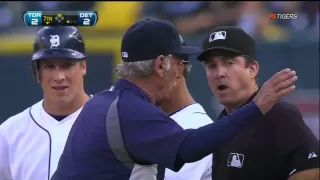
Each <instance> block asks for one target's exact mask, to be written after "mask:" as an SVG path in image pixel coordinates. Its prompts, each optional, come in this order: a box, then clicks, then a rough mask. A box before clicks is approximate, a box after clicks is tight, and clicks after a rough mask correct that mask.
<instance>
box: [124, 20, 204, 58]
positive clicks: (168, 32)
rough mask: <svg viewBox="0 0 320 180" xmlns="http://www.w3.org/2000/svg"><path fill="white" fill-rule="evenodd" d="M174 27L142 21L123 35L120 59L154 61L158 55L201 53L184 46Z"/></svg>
mask: <svg viewBox="0 0 320 180" xmlns="http://www.w3.org/2000/svg"><path fill="white" fill-rule="evenodd" d="M180 38H181V36H180V35H179V32H178V30H177V29H176V27H175V26H174V25H173V24H172V23H171V22H169V21H165V20H150V19H147V20H142V21H138V22H136V23H135V24H133V25H132V26H131V27H130V28H129V29H128V30H127V32H126V33H125V34H124V36H123V38H122V43H121V57H122V61H124V62H135V61H144V60H150V59H155V58H156V57H158V56H160V55H164V56H166V55H169V54H172V55H191V54H197V53H200V52H201V49H200V48H198V47H192V46H184V45H182V44H181V39H180Z"/></svg>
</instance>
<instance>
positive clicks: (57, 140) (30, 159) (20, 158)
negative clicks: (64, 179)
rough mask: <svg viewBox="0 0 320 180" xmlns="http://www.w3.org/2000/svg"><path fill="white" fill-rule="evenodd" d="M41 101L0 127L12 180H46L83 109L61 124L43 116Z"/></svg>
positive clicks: (54, 168) (53, 169)
mask: <svg viewBox="0 0 320 180" xmlns="http://www.w3.org/2000/svg"><path fill="white" fill-rule="evenodd" d="M42 103H43V100H41V101H39V102H38V103H36V104H34V105H33V106H31V107H30V108H28V109H26V110H24V111H23V112H21V113H19V114H17V115H15V116H12V117H10V118H9V119H8V120H7V121H6V122H4V123H3V124H2V125H1V126H3V127H2V128H3V130H4V132H3V135H4V136H5V138H6V140H7V142H8V149H9V152H8V156H9V162H8V163H9V167H10V171H11V178H12V179H13V180H35V179H41V180H47V179H48V180H49V179H50V177H51V176H52V175H53V173H54V171H55V170H56V167H57V164H58V161H59V158H60V155H61V153H62V151H63V148H64V145H65V142H66V139H67V137H68V134H69V131H70V129H71V127H72V125H73V123H74V121H75V119H76V118H77V116H78V115H79V113H80V111H81V109H82V108H80V109H79V110H77V111H76V112H74V113H73V114H71V115H69V116H68V117H66V118H65V119H64V120H62V121H61V122H58V121H56V120H55V119H53V118H52V117H51V116H50V115H49V114H47V113H46V112H45V110H44V109H43V106H42Z"/></svg>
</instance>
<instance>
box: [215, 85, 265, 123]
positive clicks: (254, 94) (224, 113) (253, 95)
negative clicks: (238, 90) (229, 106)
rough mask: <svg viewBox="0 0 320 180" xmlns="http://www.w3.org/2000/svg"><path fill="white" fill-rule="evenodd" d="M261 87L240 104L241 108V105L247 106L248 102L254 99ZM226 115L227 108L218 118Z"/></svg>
mask: <svg viewBox="0 0 320 180" xmlns="http://www.w3.org/2000/svg"><path fill="white" fill-rule="evenodd" d="M259 89H260V88H259ZM259 89H258V90H257V91H256V92H255V93H253V94H252V95H251V96H250V98H249V99H248V100H247V101H246V102H245V103H244V104H243V105H242V106H240V107H239V108H241V107H243V106H245V105H246V104H248V103H249V102H251V101H252V100H253V98H254V97H255V96H256V95H257V93H258V91H259ZM226 115H228V113H227V111H226V109H223V110H222V112H221V113H220V115H219V117H218V120H219V119H221V118H223V117H224V116H226Z"/></svg>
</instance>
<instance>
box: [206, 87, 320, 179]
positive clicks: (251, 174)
mask: <svg viewBox="0 0 320 180" xmlns="http://www.w3.org/2000/svg"><path fill="white" fill-rule="evenodd" d="M255 95H256V93H255V94H254V95H253V96H252V97H251V98H250V99H249V100H248V102H249V101H251V100H252V99H253V97H254V96H255ZM226 115H227V113H226V111H225V110H223V111H222V112H221V114H220V116H219V119H221V118H222V117H224V116H226ZM213 160H214V161H213V167H212V179H213V180H287V179H288V177H289V176H290V175H293V174H295V173H297V172H299V171H303V170H307V169H311V168H318V167H319V141H318V139H317V138H316V137H315V136H314V135H313V133H312V132H311V130H310V129H309V128H308V127H307V126H306V124H305V123H304V121H303V119H302V116H301V114H300V112H299V111H298V109H297V108H296V107H295V106H293V105H291V104H289V103H286V102H282V101H280V102H278V103H277V104H276V105H275V106H274V107H273V108H272V109H271V111H269V112H268V113H267V114H266V115H265V116H264V118H263V119H261V120H260V121H256V123H255V124H252V125H251V126H248V127H247V128H246V129H244V130H243V131H242V132H241V133H239V134H238V135H237V136H236V137H235V138H234V140H233V141H232V142H231V143H230V144H228V145H226V146H224V147H223V148H221V149H220V150H219V151H217V152H216V153H215V154H214V156H213Z"/></svg>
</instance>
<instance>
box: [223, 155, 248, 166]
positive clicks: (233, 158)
mask: <svg viewBox="0 0 320 180" xmlns="http://www.w3.org/2000/svg"><path fill="white" fill-rule="evenodd" d="M243 160H244V155H243V154H239V153H230V154H229V156H228V160H227V166H231V167H236V168H241V167H242V166H243Z"/></svg>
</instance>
